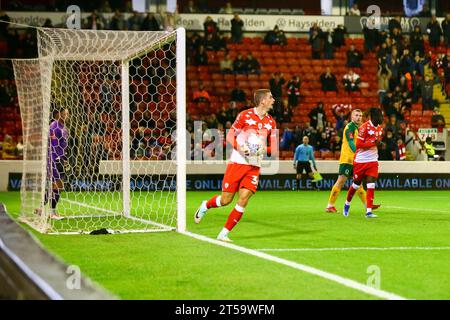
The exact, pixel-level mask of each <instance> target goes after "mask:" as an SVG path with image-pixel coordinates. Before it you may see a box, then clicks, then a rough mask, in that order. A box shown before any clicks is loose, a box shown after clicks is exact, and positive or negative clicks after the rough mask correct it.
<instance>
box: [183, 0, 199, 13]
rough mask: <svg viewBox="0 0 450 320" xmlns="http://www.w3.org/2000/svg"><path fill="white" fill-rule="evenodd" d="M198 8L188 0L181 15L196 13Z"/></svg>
mask: <svg viewBox="0 0 450 320" xmlns="http://www.w3.org/2000/svg"><path fill="white" fill-rule="evenodd" d="M198 12H199V10H198V8H197V7H196V6H195V5H194V1H192V0H189V1H188V3H187V5H186V7H184V10H183V13H198Z"/></svg>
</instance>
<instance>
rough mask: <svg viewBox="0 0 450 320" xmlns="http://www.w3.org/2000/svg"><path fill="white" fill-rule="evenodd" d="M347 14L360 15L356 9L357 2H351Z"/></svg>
mask: <svg viewBox="0 0 450 320" xmlns="http://www.w3.org/2000/svg"><path fill="white" fill-rule="evenodd" d="M348 15H349V16H360V15H361V12H360V11H359V9H358V4H357V3H354V4H353V6H352V7H351V8H350V10H349V11H348Z"/></svg>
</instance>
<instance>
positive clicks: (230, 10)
mask: <svg viewBox="0 0 450 320" xmlns="http://www.w3.org/2000/svg"><path fill="white" fill-rule="evenodd" d="M219 13H222V14H223V13H224V14H233V6H232V5H231V2H227V3H225V7H224V8H220V10H219Z"/></svg>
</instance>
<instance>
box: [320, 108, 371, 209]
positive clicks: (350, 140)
mask: <svg viewBox="0 0 450 320" xmlns="http://www.w3.org/2000/svg"><path fill="white" fill-rule="evenodd" d="M361 124H362V112H361V110H359V109H355V110H353V111H352V113H351V122H349V123H348V124H347V125H346V126H345V128H344V134H343V137H342V147H341V156H340V158H339V177H338V179H337V181H336V183H335V184H334V186H333V189H331V194H330V198H329V200H328V206H327V208H326V209H325V211H326V212H337V210H336V208H335V207H334V204H335V203H336V200H337V198H338V196H339V192H341V189H342V188H343V187H344V184H345V182H346V181H347V179H349V178H351V177H352V176H353V158H354V156H355V151H356V145H355V139H356V137H357V136H358V127H359V126H360V125H361ZM357 194H358V196H359V198H360V199H361V201H362V202H363V203H364V206H365V205H366V191H365V190H364V188H359V189H358V191H357ZM378 207H379V205H373V209H376V208H378Z"/></svg>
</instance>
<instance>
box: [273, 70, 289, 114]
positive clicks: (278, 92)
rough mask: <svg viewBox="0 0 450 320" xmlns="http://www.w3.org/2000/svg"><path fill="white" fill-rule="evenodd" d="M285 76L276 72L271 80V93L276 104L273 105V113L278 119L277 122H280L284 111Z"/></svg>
mask: <svg viewBox="0 0 450 320" xmlns="http://www.w3.org/2000/svg"><path fill="white" fill-rule="evenodd" d="M285 82H286V81H285V80H284V75H283V74H282V73H279V72H275V73H274V74H272V76H271V78H270V80H269V87H270V92H271V93H272V96H273V98H274V99H275V102H274V104H273V112H274V115H275V118H276V121H278V122H280V120H281V118H282V116H283V113H284V110H283V105H282V96H283V85H284V84H285Z"/></svg>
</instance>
